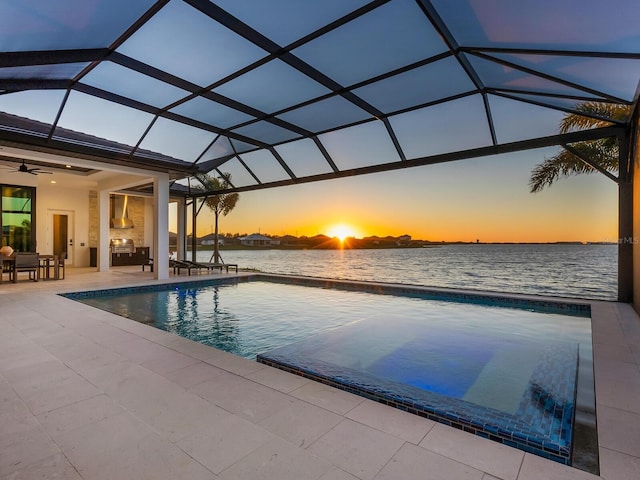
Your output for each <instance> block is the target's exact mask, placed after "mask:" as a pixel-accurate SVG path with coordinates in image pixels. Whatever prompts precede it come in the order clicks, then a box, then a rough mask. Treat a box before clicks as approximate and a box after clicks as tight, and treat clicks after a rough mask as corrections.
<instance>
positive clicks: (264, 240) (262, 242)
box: [240, 233, 280, 247]
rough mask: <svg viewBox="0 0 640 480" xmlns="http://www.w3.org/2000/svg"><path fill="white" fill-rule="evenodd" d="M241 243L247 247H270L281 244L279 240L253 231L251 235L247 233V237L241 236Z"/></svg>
mask: <svg viewBox="0 0 640 480" xmlns="http://www.w3.org/2000/svg"><path fill="white" fill-rule="evenodd" d="M240 243H241V244H242V245H245V246H247V247H268V246H271V245H280V241H279V240H276V239H273V238H269V237H265V236H264V235H260V234H259V233H252V234H251V235H247V236H246V237H241V238H240Z"/></svg>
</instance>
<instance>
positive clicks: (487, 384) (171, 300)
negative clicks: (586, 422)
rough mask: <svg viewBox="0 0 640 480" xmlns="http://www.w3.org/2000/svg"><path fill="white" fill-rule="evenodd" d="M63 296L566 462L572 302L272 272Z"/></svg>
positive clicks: (580, 361) (575, 351)
mask: <svg viewBox="0 0 640 480" xmlns="http://www.w3.org/2000/svg"><path fill="white" fill-rule="evenodd" d="M309 286H313V287H316V288H309ZM317 287H323V288H317ZM123 290H124V291H123ZM381 293H382V295H381ZM66 296H68V297H70V298H73V299H75V300H79V301H82V302H84V303H87V304H90V305H93V306H96V307H98V308H102V309H105V310H108V311H111V312H114V313H117V314H119V315H122V316H125V317H128V318H131V319H133V320H137V321H141V322H144V323H148V324H150V325H153V326H155V327H158V328H161V329H163V330H167V331H170V332H174V333H176V334H179V335H181V336H184V337H187V338H190V339H192V340H195V341H199V342H201V343H204V344H207V345H211V346H214V347H217V348H221V349H224V350H226V351H229V352H232V353H236V354H239V355H242V356H244V357H247V358H256V357H257V360H258V361H260V362H262V363H265V364H268V365H272V366H275V367H278V368H282V369H284V370H287V371H290V372H293V373H296V374H298V375H303V376H306V377H309V378H313V379H315V380H318V381H321V382H324V383H327V384H331V385H334V386H337V387H338V388H342V389H344V390H347V391H351V392H354V393H357V394H359V395H363V396H366V397H368V398H371V399H374V400H376V401H380V402H383V403H386V404H389V405H392V406H395V407H397V408H401V409H404V410H407V411H410V412H412V413H415V414H418V415H422V416H425V417H428V418H432V419H434V420H437V421H439V422H442V423H446V424H449V425H451V426H454V427H457V428H461V429H464V430H466V431H469V432H472V433H475V434H477V435H481V436H484V437H487V438H490V439H492V440H495V441H499V442H501V443H504V444H507V445H511V446H514V447H516V448H520V449H522V450H525V451H528V452H531V453H535V454H537V455H541V456H544V457H546V458H550V459H552V460H555V461H559V462H562V463H565V464H571V463H572V457H573V455H572V453H573V452H572V450H573V449H574V447H575V444H576V442H574V435H573V433H572V432H573V428H574V425H575V422H574V418H575V415H576V410H577V409H579V408H580V403H584V401H576V389H577V388H578V387H577V382H576V379H577V378H578V377H579V376H580V377H581V378H584V377H586V378H587V384H589V383H591V385H590V387H589V385H587V388H586V390H589V388H591V390H592V388H593V386H592V381H593V380H592V377H593V375H592V373H591V374H590V376H591V380H590V382H589V380H588V377H589V375H585V374H584V372H581V374H580V375H579V373H578V368H579V367H580V365H585V364H586V365H587V366H588V365H589V363H590V362H589V359H590V358H591V331H590V319H589V307H588V306H587V305H583V304H575V303H569V302H546V301H534V300H529V299H520V298H515V297H512V298H504V297H499V296H492V295H475V294H470V293H458V292H453V291H433V290H429V289H423V288H411V287H404V286H395V287H393V286H380V285H377V284H369V283H365V282H340V281H333V282H332V281H321V280H315V279H302V278H292V277H277V276H272V275H255V276H251V277H248V278H247V277H245V278H243V279H235V280H232V281H229V280H207V281H204V282H189V283H186V284H184V283H182V284H174V285H169V286H160V285H153V286H148V287H141V288H136V289H134V290H131V289H126V290H125V289H119V290H101V291H97V292H78V293H74V294H67V295H66ZM506 306H508V307H510V308H506ZM583 383H584V381H583ZM580 390H585V388H584V385H583V386H582V388H580ZM587 403H589V401H587ZM587 410H589V407H588V408H587Z"/></svg>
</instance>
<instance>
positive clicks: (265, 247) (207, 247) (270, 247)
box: [171, 241, 617, 251]
mask: <svg viewBox="0 0 640 480" xmlns="http://www.w3.org/2000/svg"><path fill="white" fill-rule="evenodd" d="M448 245H584V246H589V245H617V243H613V242H426V241H425V242H424V243H423V244H420V245H343V246H338V245H333V244H331V245H317V246H311V245H259V246H249V245H220V247H219V250H220V251H233V250H389V249H416V248H437V247H441V246H448ZM171 248H172V249H174V250H175V249H176V246H175V245H172V246H171ZM186 248H187V250H188V251H191V245H190V244H189V245H187V246H186ZM197 250H202V251H213V245H198V246H197Z"/></svg>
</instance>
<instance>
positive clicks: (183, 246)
mask: <svg viewBox="0 0 640 480" xmlns="http://www.w3.org/2000/svg"><path fill="white" fill-rule="evenodd" d="M186 203H187V202H185V201H184V199H182V198H181V199H180V200H178V209H177V210H178V212H177V213H178V215H177V223H178V232H177V234H178V239H177V242H178V244H177V247H178V252H177V253H176V258H178V259H184V258H186V256H185V255H186V252H187V209H186Z"/></svg>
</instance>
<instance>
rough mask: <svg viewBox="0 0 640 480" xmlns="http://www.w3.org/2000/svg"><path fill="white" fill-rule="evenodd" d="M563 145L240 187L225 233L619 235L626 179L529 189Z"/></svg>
mask: <svg viewBox="0 0 640 480" xmlns="http://www.w3.org/2000/svg"><path fill="white" fill-rule="evenodd" d="M555 151H556V150H555V149H553V148H550V149H541V150H534V151H529V152H520V153H515V154H506V155H500V156H493V157H485V158H479V159H473V160H464V161H458V162H452V163H448V164H441V165H432V166H425V167H417V168H409V169H404V170H399V171H394V172H386V173H380V174H371V175H363V176H359V177H352V178H344V179H339V180H329V181H323V182H317V183H310V184H305V185H297V186H288V187H280V188H275V189H269V190H260V191H254V192H246V193H241V194H240V201H239V202H238V205H237V206H236V208H235V209H234V210H233V211H232V212H231V213H230V214H229V215H228V216H227V217H221V220H220V232H221V233H241V234H243V233H257V232H260V233H263V234H272V235H285V234H290V235H296V236H302V235H306V236H313V235H316V234H318V233H324V234H328V235H330V236H333V235H336V234H337V233H336V228H337V227H338V226H340V225H342V226H344V227H345V230H347V231H349V229H350V230H351V232H352V234H353V236H356V237H358V238H360V237H364V236H370V235H378V236H386V235H393V236H397V235H402V234H409V235H411V236H412V237H413V238H415V239H423V240H432V241H476V240H477V239H479V240H480V241H481V242H554V241H583V242H585V241H614V240H615V239H616V238H617V236H618V235H617V186H616V184H615V183H614V182H612V181H611V180H609V179H607V178H605V177H604V176H603V175H600V174H593V175H583V176H578V177H570V178H564V179H561V180H560V181H559V182H557V183H556V184H554V185H553V186H552V187H551V188H547V189H545V190H544V191H543V192H541V193H537V194H531V193H529V187H528V179H529V174H530V172H531V169H532V168H533V167H534V166H535V165H536V164H538V163H540V162H541V161H543V160H544V158H545V156H550V155H552V154H553V153H554V152H555ZM172 217H173V215H172ZM174 224H175V223H174V219H173V218H172V219H171V220H170V225H174ZM173 228H174V227H172V230H173ZM212 232H213V216H212V215H210V214H209V213H208V212H206V213H205V210H204V209H203V210H202V213H201V214H200V216H199V217H198V235H199V236H201V235H205V234H208V233H212Z"/></svg>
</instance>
